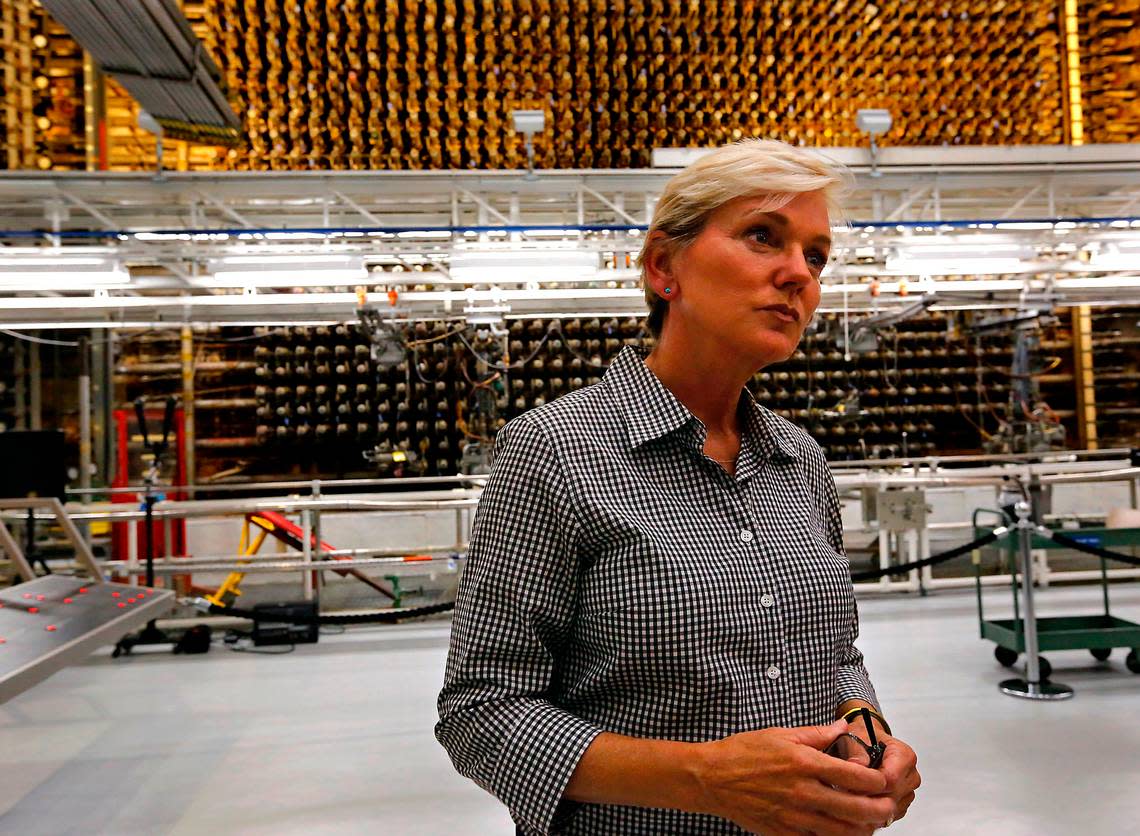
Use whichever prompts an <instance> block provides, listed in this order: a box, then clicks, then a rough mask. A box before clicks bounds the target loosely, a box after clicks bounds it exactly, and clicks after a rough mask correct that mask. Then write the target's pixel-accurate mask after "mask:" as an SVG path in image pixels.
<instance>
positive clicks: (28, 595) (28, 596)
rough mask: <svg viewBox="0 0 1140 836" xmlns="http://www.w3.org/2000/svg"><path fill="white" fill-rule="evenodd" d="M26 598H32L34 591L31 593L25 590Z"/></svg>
mask: <svg viewBox="0 0 1140 836" xmlns="http://www.w3.org/2000/svg"><path fill="white" fill-rule="evenodd" d="M24 598H25V599H26V600H28V601H30V600H32V593H30V592H25V593H24Z"/></svg>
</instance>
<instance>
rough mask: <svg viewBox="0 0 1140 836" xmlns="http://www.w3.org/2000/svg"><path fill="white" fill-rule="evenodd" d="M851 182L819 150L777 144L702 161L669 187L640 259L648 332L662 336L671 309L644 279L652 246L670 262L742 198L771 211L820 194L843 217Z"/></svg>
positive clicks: (745, 142)
mask: <svg viewBox="0 0 1140 836" xmlns="http://www.w3.org/2000/svg"><path fill="white" fill-rule="evenodd" d="M851 182H852V177H851V174H850V172H849V171H848V170H847V168H846V167H845V166H843V165H842V164H840V163H837V162H834V161H832V160H830V159H828V158H827V157H825V156H823V155H822V154H820V153H819V152H818V151H815V150H809V149H807V148H797V147H796V146H794V145H788V143H786V142H779V141H777V140H774V139H742V140H740V141H739V142H734V143H732V144H731V145H723V146H721V147H720V148H717V149H715V150H714V151H712V152H710V153H708V154H705V155H704V156H702V157H700V158H699V159H698V160H697V161H696V162H694V163H693V164H692V165H690V166H689V167H688V168H686V169H685V170H684V171H682V172H680V173H679V174H677V175H676V176H675V177H673V179H671V180H670V181H669V182H668V183H667V184H666V185H665V191H664V192H663V193H662V195H661V200H660V201H658V203H657V207H656V209H655V210H654V212H653V222H652V223H651V224H650V225H649V231H648V233H647V234H646V236H645V243H644V244H642V246H641V252H640V253H638V256H637V266H638V267H639V268H640V269H641V286H642V288H643V289H644V291H645V302H646V304H647V305H648V306H649V319H648V321H647V322H646V325H647V327H648V328H649V331H650V332H651V333H652V334H653V335H654V336H660V334H661V326H662V324H663V323H664V321H665V314H666V313H667V312H668V310H669V303H668V302H666V301H665V300H664V299H662V298H661V297H660V296H658V295H657V293H656V292H654V290H653V288H651V287H650V286H649V282H648V281H647V280H646V275H645V261H646V258H647V257H648V253H649V250H650V248H651V247H652V246H665V247H666V248H667V250H668V254H669V257H670V258H672V257H673V256H675V255H676V254H677V253H679V252H680V251H681V250H683V249H684V248H685V247H687V246H688V245H689V244H691V243H693V240H694V239H695V238H696V237H697V236H698V235H699V234H700V233H701V230H702V229H704V227H705V223H706V222H707V221H708V218H709V216H710V215H711V214H712V213H713V212H715V211H716V210H717V209H719V208H720V207H721V206H723V205H724V204H726V203H728V202H729V201H731V200H735V199H736V198H738V197H746V196H764V197H767V198H768V200H766V201H765V203H764V204H763V206H762V209H763V211H767V212H771V211H774V210H776V209H779V208H780V207H782V206H786V205H787V204H788V203H790V202H791V201H792V200H794V199H795V197H796V195H800V194H803V193H805V192H816V191H820V192H823V197H824V199H825V200H826V201H827V207H828V209H829V210H830V212H831V214H832V215H841V214H842V211H841V208H840V204H839V201H840V199H841V198H842V196H843V193H844V192H846V191H847V190H848V189H849V188H850V185H851ZM655 232H662V233H664V234H665V236H666V240H665V241H660V242H659V243H656V244H655V243H653V241H654V233H655Z"/></svg>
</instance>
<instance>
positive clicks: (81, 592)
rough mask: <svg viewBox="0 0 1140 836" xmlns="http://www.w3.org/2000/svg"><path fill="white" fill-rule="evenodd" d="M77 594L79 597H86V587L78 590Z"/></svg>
mask: <svg viewBox="0 0 1140 836" xmlns="http://www.w3.org/2000/svg"><path fill="white" fill-rule="evenodd" d="M79 594H80V595H86V594H87V587H85V586H82V587H80V588H79Z"/></svg>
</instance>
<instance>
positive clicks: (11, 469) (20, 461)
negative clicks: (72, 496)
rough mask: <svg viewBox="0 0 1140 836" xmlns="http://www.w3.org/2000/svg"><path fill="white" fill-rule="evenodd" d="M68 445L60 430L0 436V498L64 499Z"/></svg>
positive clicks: (20, 431)
mask: <svg viewBox="0 0 1140 836" xmlns="http://www.w3.org/2000/svg"><path fill="white" fill-rule="evenodd" d="M66 457H67V445H66V442H65V441H64V436H63V432H61V431H60V430H9V431H8V432H3V433H0V498H3V499H22V498H24V497H27V496H43V497H47V496H54V497H56V498H57V499H60V500H62V499H64V498H65V489H66V487H67V463H66Z"/></svg>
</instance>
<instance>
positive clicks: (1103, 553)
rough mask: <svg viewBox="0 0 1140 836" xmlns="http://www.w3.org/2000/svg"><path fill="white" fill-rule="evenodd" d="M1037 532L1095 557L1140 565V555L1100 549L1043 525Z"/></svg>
mask: <svg viewBox="0 0 1140 836" xmlns="http://www.w3.org/2000/svg"><path fill="white" fill-rule="evenodd" d="M1037 534H1038V535H1040V536H1041V537H1048V538H1050V539H1052V540H1053V541H1054V542H1055V543H1060V544H1061V545H1062V546H1066V547H1068V548H1070V549H1074V550H1076V551H1079V552H1085V553H1087V554H1095V555H1096V556H1097V557H1103V558H1106V559H1108V560H1119V561H1120V562H1121V563H1127V564H1129V565H1130V566H1140V557H1133V556H1132V555H1130V554H1122V553H1121V552H1114V551H1109V550H1108V549H1102V548H1101V547H1100V546H1091V545H1089V544H1088V543H1082V542H1081V541H1080V540H1076V539H1074V538H1072V537H1070V536H1068V535H1067V534H1062V533H1061V532H1059V531H1051V530H1050V529H1048V528H1045V527H1044V526H1040V527H1038V529H1037Z"/></svg>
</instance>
